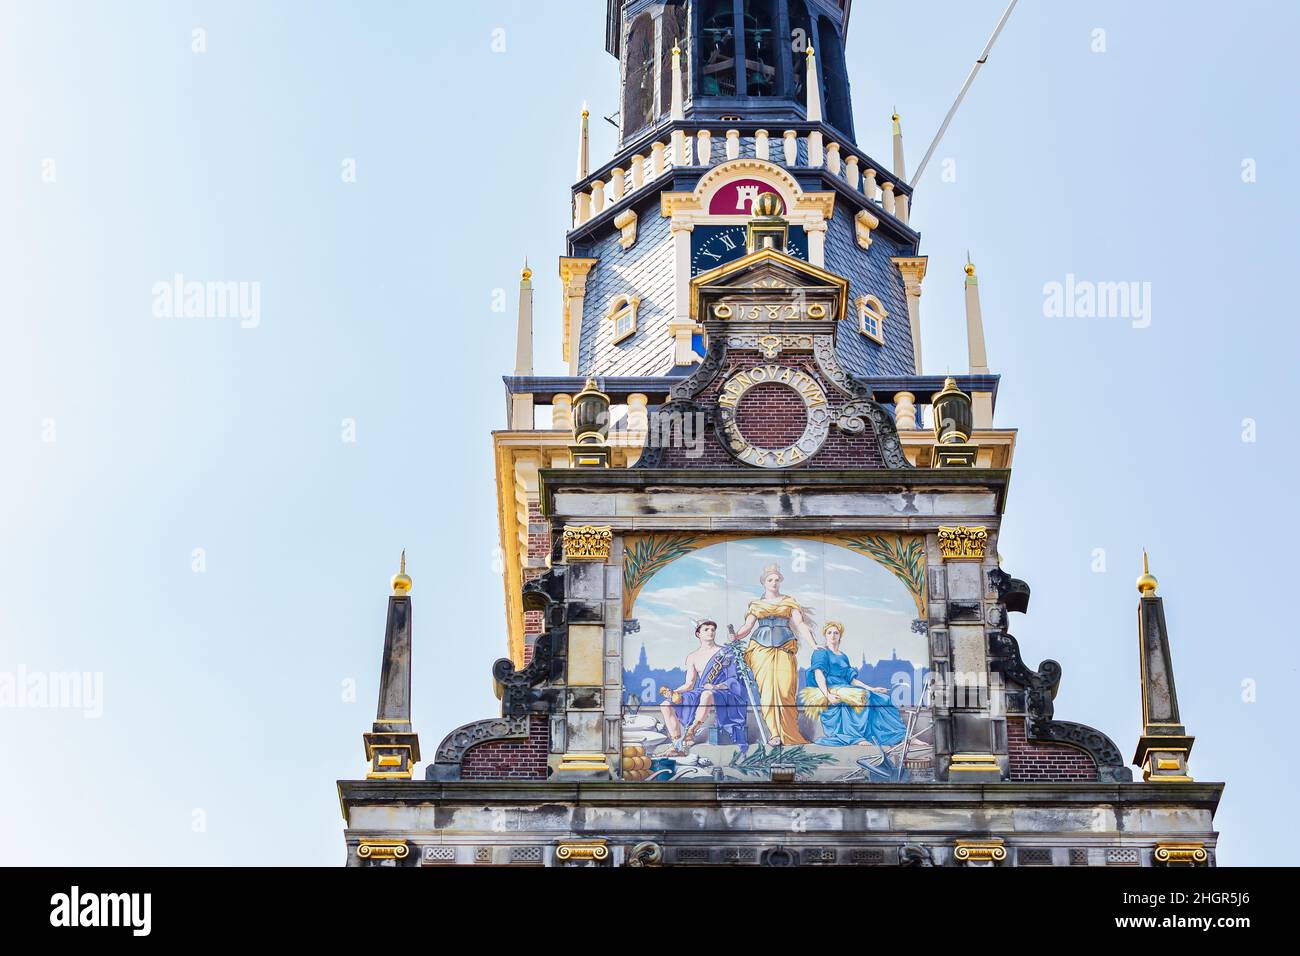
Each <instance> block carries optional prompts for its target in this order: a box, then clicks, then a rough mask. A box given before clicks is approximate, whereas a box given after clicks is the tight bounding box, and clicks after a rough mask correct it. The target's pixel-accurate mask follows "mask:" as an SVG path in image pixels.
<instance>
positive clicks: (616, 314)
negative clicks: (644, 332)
mask: <svg viewBox="0 0 1300 956" xmlns="http://www.w3.org/2000/svg"><path fill="white" fill-rule="evenodd" d="M640 308H641V299H640V298H638V297H637V296H634V295H633V296H628V295H616V296H614V298H612V299H611V300H610V302H609V311H608V312H606V313H605V318H607V319H609V321H610V323H611V324H612V326H613V329H612V332H611V334H612V336H613V341H614V344H615V345H617V344H618V343H619V342H622V341H623V340H624V339H626V338H628V337H629V336H633V335H635V334H636V314H637V311H638V310H639V309H640Z"/></svg>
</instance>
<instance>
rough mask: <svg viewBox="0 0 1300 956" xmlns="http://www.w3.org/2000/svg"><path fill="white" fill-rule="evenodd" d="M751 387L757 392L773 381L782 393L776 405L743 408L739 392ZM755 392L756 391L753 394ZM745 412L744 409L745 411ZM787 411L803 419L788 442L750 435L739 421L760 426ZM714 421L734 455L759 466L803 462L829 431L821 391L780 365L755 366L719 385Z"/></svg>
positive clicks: (804, 375) (786, 416)
mask: <svg viewBox="0 0 1300 956" xmlns="http://www.w3.org/2000/svg"><path fill="white" fill-rule="evenodd" d="M756 386H764V388H763V390H762V391H763V392H764V393H769V392H771V391H772V389H771V386H777V387H778V388H779V389H781V390H783V391H784V392H785V393H786V394H785V395H783V396H782V397H783V399H791V397H793V398H792V400H789V401H783V402H781V403H779V406H778V407H761V408H755V409H753V410H748V409H747V408H746V404H747V403H746V402H745V397H746V395H748V394H750V393H751V390H753V389H754V388H755V387H756ZM755 394H757V393H755ZM747 411H749V412H750V413H749V414H746V412H747ZM791 412H794V413H797V414H798V416H799V417H800V418H802V420H803V431H802V433H801V434H800V435H799V437H798V438H797V439H795V440H794V441H793V442H791V443H788V444H786V443H781V444H779V445H778V444H776V443H774V442H771V441H770V440H767V439H765V438H755V439H751V438H749V437H746V435H745V434H744V432H743V431H742V424H741V423H742V421H743V422H746V423H747V424H746V426H744V427H750V428H753V423H755V422H762V423H764V424H765V428H766V427H770V425H771V424H772V423H773V422H774V421H775V420H778V419H786V420H787V424H789V422H788V419H790V417H791V414H790V413H791ZM718 420H719V423H720V426H721V428H722V433H723V438H724V442H723V443H724V444H725V445H726V447H727V450H728V451H729V452H731V454H732V455H734V456H735V457H736V458H738V459H740V460H741V461H743V462H745V463H746V464H749V465H754V466H757V467H759V468H789V467H791V466H793V465H797V464H799V463H800V462H803V461H807V460H808V459H809V458H810V457H812V456H813V455H815V454H816V453H817V450H818V449H819V448H821V446H822V443H823V442H825V441H826V436H827V435H828V434H829V433H830V422H831V413H830V406H829V405H828V404H827V401H826V391H825V390H824V389H823V388H822V386H821V384H820V383H819V382H818V381H817V380H816V379H815V378H813V377H812V376H811V375H809V374H807V373H806V372H803V371H801V370H800V369H797V368H790V367H789V366H786V365H755V366H754V367H753V368H749V369H745V370H744V371H741V372H737V373H736V374H735V375H733V376H731V377H730V378H729V379H727V380H726V382H724V383H723V385H722V392H721V394H720V395H719V397H718Z"/></svg>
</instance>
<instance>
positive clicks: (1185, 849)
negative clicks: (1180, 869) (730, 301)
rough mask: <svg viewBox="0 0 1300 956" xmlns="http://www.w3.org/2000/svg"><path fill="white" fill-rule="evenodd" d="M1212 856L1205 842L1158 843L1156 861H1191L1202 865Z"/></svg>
mask: <svg viewBox="0 0 1300 956" xmlns="http://www.w3.org/2000/svg"><path fill="white" fill-rule="evenodd" d="M1209 858H1210V855H1209V853H1207V852H1206V850H1205V844H1204V843H1157V844H1156V851H1155V861H1156V862H1157V863H1164V864H1169V863H1191V864H1193V865H1202V864H1204V863H1206V862H1207V861H1208V860H1209Z"/></svg>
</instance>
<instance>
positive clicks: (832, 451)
mask: <svg viewBox="0 0 1300 956" xmlns="http://www.w3.org/2000/svg"><path fill="white" fill-rule="evenodd" d="M755 365H781V366H785V367H788V368H796V369H799V370H800V371H802V372H804V373H805V374H807V375H808V376H809V377H810V378H812V379H814V380H815V381H817V382H818V383H819V384H820V385H821V387H822V389H823V391H825V392H826V398H827V401H828V402H829V403H830V408H831V417H832V419H833V418H834V417H835V416H836V415H838V414H839V409H840V407H842V406H843V405H845V404H847V402H848V399H846V398H845V397H844V396H843V395H842V394H840V392H839V391H838V390H837V389H836V388H835V386H833V385H831V384H830V383H829V382H827V381H826V380H824V379H823V378H822V375H821V372H820V371H819V370H818V368H817V366H816V363H815V362H814V361H813V360H812V357H811V356H807V355H803V356H799V357H796V356H794V355H781V356H778V357H777V358H776V359H765V358H763V356H762V355H761V354H760V353H758V352H749V353H745V352H739V351H737V350H733V351H731V352H730V353H729V354H728V362H727V367H726V369H725V370H724V371H723V372H722V373H721V374H720V375H718V377H717V378H715V379H714V380H713V381H712V382H711V383H710V384H709V386H708V388H706V389H704V391H703V392H701V393H700V394H699V395H698V396H696V398H695V400H696V401H698V402H699V403H700V404H701V405H705V406H711V405H713V406H716V405H717V401H718V397H719V394H720V393H721V391H722V386H723V384H724V383H725V382H726V381H727V379H728V378H730V377H731V376H732V375H734V374H735V373H736V372H737V371H739V370H741V369H748V368H752V367H753V366H755ZM781 393H784V396H782V395H781ZM751 401H754V402H755V403H756V404H755V405H754V406H753V410H752V411H751V409H750V402H751ZM668 410H671V405H670V406H669V407H668ZM736 415H737V424H738V425H739V427H740V429H741V433H742V434H743V435H744V436H745V437H746V438H748V439H749V440H750V441H752V442H756V443H759V444H761V443H762V441H763V440H764V436H771V437H786V436H789V435H790V434H791V433H793V435H794V437H795V438H796V439H797V438H798V437H799V435H801V434H802V433H803V429H804V425H805V424H806V423H807V411H806V410H805V408H804V404H803V402H802V400H800V399H799V398H798V397H797V396H796V395H795V394H794V392H793V391H792V390H790V389H789V388H787V387H785V386H784V385H776V384H772V383H764V384H760V385H755V386H752V387H751V388H750V389H749V390H748V391H747V392H746V393H745V395H744V396H743V397H742V399H741V402H740V404H739V405H738V407H737V409H736ZM751 429H752V430H753V431H752V433H751ZM673 437H674V441H676V439H677V438H678V437H679V436H678V435H677V434H676V433H674V436H673ZM765 447H772V446H765ZM700 451H701V450H700V449H698V448H697V449H695V450H694V451H691V450H688V449H686V448H682V447H670V448H669V449H668V450H667V453H666V454H665V455H664V467H666V468H733V467H745V468H747V467H750V466H748V465H741V464H740V463H739V462H738V461H737V460H736V459H735V458H733V457H732V456H731V455H730V454H729V453H728V452H727V450H726V449H725V448H724V447H722V443H721V442H719V441H718V439H717V437H716V435H715V434H714V431H713V429H712V428H709V429H706V430H705V435H704V443H703V449H702V452H703V453H702V454H700V453H699V452H700ZM691 455H695V456H696V457H690V456H691ZM883 467H884V459H883V458H882V457H881V454H880V446H879V444H878V443H877V442H876V436H875V432H874V431H873V430H872V428H871V426H870V424H868V425H867V428H866V430H865V431H864V432H863V433H862V434H860V435H846V434H845V433H843V432H841V431H840V430H839V429H838V428H836V427H835V426H834V425H832V426H831V430H830V434H829V435H827V436H826V441H825V442H824V443H823V444H822V447H821V448H820V449H819V450H818V451H817V454H815V455H813V456H812V457H811V458H809V459H808V460H807V461H805V462H802V463H800V464H798V465H795V466H794V467H793V468H792V469H788V470H798V469H800V468H883Z"/></svg>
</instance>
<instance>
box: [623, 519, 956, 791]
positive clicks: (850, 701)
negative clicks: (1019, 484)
mask: <svg viewBox="0 0 1300 956" xmlns="http://www.w3.org/2000/svg"><path fill="white" fill-rule="evenodd" d="M624 543H625V548H624V555H625V557H624V569H623V572H624V573H623V584H624V605H623V606H624V607H625V608H627V609H628V610H627V615H628V617H627V620H625V622H624V638H623V655H624V656H623V659H624V662H625V668H626V669H625V670H624V672H623V777H624V779H628V780H653V781H670V780H699V779H714V780H746V779H748V780H761V779H767V778H768V777H769V776H770V774H771V773H772V771H773V770H774V769H776V770H779V771H785V772H790V773H793V774H794V775H795V777H796V778H797V779H803V780H840V781H853V780H858V781H866V782H870V781H879V782H888V781H905V780H906V781H919V780H932V779H933V774H934V770H933V767H934V761H933V756H934V731H933V720H932V717H931V714H930V710H929V707H928V704H929V700H928V696H927V689H926V688H927V683H928V681H927V678H928V673H929V654H928V650H927V642H926V636H925V626H924V621H923V620H922V619H921V608H922V607H923V606H924V604H923V600H924V597H923V596H924V594H925V562H924V547H923V544H922V540H921V539H920V538H919V537H916V536H912V535H898V534H893V533H885V534H858V535H852V536H848V535H846V536H839V535H836V536H828V537H779V538H777V537H738V538H730V539H725V538H722V537H720V536H717V535H712V536H710V535H690V534H647V535H639V536H633V537H631V538H628V539H626V540H625V542H624Z"/></svg>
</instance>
